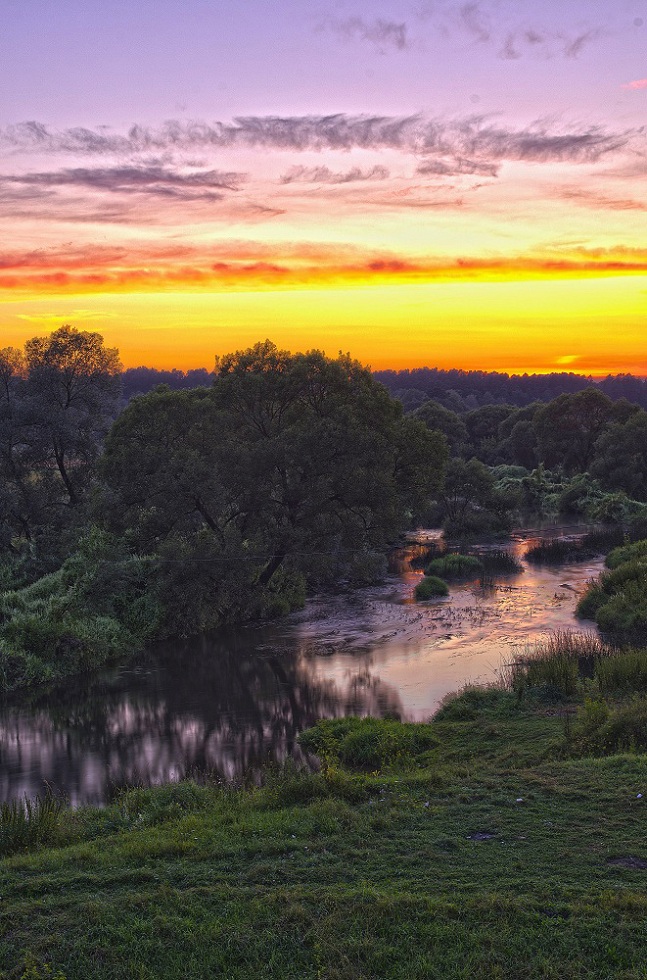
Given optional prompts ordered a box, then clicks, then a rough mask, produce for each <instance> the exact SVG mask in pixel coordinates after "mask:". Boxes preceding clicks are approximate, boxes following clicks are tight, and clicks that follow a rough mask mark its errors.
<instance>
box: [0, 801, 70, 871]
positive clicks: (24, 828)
mask: <svg viewBox="0 0 647 980" xmlns="http://www.w3.org/2000/svg"><path fill="white" fill-rule="evenodd" d="M62 809H63V801H62V800H61V799H60V798H59V797H57V796H54V795H53V794H52V793H51V792H50V791H49V790H48V791H47V792H46V793H45V795H44V796H37V797H36V798H35V799H33V800H32V799H29V797H27V796H26V797H25V798H24V800H8V801H5V802H4V803H1V804H0V857H4V856H6V855H8V854H14V853H15V852H16V851H24V850H28V849H29V848H32V847H35V846H37V845H39V844H48V843H50V842H51V841H52V840H53V839H54V837H55V834H56V830H57V827H58V823H59V820H60V817H61V811H62Z"/></svg>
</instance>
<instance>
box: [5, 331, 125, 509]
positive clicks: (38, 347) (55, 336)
mask: <svg viewBox="0 0 647 980" xmlns="http://www.w3.org/2000/svg"><path fill="white" fill-rule="evenodd" d="M25 361H26V366H27V387H26V397H27V399H28V402H29V419H28V420H29V423H30V426H31V430H32V438H31V455H32V462H33V464H34V466H35V467H36V468H38V469H39V470H40V471H41V472H43V473H47V472H48V470H49V471H50V472H54V471H56V472H57V473H58V477H60V485H59V488H60V490H61V491H63V496H64V498H66V499H65V502H66V503H67V504H69V505H71V506H75V505H76V504H78V503H79V501H80V499H81V496H82V493H83V491H84V490H85V489H86V488H87V484H88V482H89V477H90V475H91V473H92V469H93V464H94V463H95V462H96V460H97V457H98V455H99V450H100V446H101V443H102V441H103V438H104V437H105V435H106V433H107V430H108V427H109V424H110V422H111V421H112V419H113V418H114V416H115V414H116V411H117V407H118V400H119V394H120V391H121V380H120V372H121V364H120V363H119V354H118V352H117V350H115V349H113V348H106V347H104V346H103V337H102V336H101V335H100V334H98V333H90V332H89V331H86V330H83V331H79V330H76V329H75V328H74V327H70V326H68V325H65V326H63V327H61V328H60V330H55V331H54V333H52V334H50V336H49V337H34V338H33V339H32V340H28V341H27V342H26V344H25Z"/></svg>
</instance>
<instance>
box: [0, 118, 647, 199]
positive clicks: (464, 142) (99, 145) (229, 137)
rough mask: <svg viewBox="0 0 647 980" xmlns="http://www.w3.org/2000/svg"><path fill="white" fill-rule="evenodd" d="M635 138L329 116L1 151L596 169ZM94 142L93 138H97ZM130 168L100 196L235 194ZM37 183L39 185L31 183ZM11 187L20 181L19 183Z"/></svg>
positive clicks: (595, 129)
mask: <svg viewBox="0 0 647 980" xmlns="http://www.w3.org/2000/svg"><path fill="white" fill-rule="evenodd" d="M641 132H642V131H640V130H627V131H624V132H613V131H609V130H607V129H604V128H603V127H600V126H591V127H581V126H574V127H571V128H564V127H562V128H561V129H557V127H555V126H552V127H551V126H549V124H548V123H546V122H542V121H537V122H535V123H533V124H532V125H530V126H527V127H525V128H521V129H518V128H517V129H515V128H510V127H506V126H503V125H499V126H495V125H494V124H492V123H490V122H488V119H487V117H484V116H470V117H467V118H462V119H460V118H459V119H455V120H451V119H450V120H448V119H442V118H437V119H434V118H429V117H425V116H423V115H412V116H375V115H373V116H367V115H355V116H352V115H347V114H345V113H335V114H333V115H326V116H244V117H239V118H237V119H235V120H234V121H233V122H231V123H221V122H216V123H206V122H199V121H196V122H184V123H183V122H177V121H172V122H167V123H165V124H164V125H163V126H162V127H160V128H159V129H153V128H148V127H142V126H133V127H132V128H131V129H130V130H129V131H128V133H127V134H126V135H123V136H120V135H118V134H113V135H112V136H107V135H105V133H92V132H91V131H89V130H86V129H82V130H79V129H70V130H63V131H55V130H50V129H48V128H47V127H45V126H43V125H42V124H39V123H25V124H21V125H19V126H13V127H8V128H6V129H4V130H2V131H0V147H3V146H4V148H5V149H14V150H19V149H20V150H23V151H39V152H43V151H45V152H50V153H67V152H76V153H79V154H81V155H84V154H95V155H96V154H99V155H101V154H108V153H110V154H122V155H124V156H127V157H128V158H131V157H132V156H136V155H137V154H140V153H147V154H150V153H152V152H160V151H161V152H188V151H196V150H201V151H203V152H205V151H207V150H210V149H211V150H213V149H217V150H222V149H227V148H234V149H238V148H244V149H262V150H268V151H270V150H276V151H290V152H292V151H293V152H306V151H310V152H320V151H326V150H331V151H340V152H348V151H352V150H373V151H380V150H387V149H388V150H396V151H400V152H402V153H407V154H417V155H420V156H423V157H427V158H431V157H434V156H438V157H440V158H441V159H444V158H446V157H452V158H461V159H462V158H465V159H473V160H476V161H479V162H481V161H486V162H488V163H492V164H494V163H497V162H501V161H503V160H506V159H510V160H529V161H533V160H534V161H550V162H561V161H570V162H574V163H579V162H587V163H590V162H591V161H595V160H597V159H599V158H600V157H602V156H604V155H605V154H608V153H611V152H613V151H615V150H618V149H621V148H623V147H624V146H626V145H627V144H628V143H629V142H630V141H631V140H632V139H633V138H634V137H636V136H637V135H638V134H641ZM95 137H96V138H95ZM141 167H142V168H143V173H140V171H139V169H138V168H134V167H132V166H130V165H129V166H117V167H109V168H102V169H101V170H100V171H98V177H97V178H96V181H97V182H98V183H101V182H104V183H105V185H106V186H107V187H110V188H113V189H114V188H117V187H121V189H122V190H124V189H125V190H126V192H132V191H133V190H136V189H138V188H139V189H141V188H143V187H145V186H147V187H148V188H150V189H151V190H152V191H153V192H155V193H159V194H160V195H161V194H165V193H168V192H170V193H171V195H173V194H176V195H179V193H180V191H182V192H184V193H214V192H218V191H219V190H222V189H228V190H232V189H236V187H237V183H238V182H240V181H242V180H244V179H245V175H244V174H222V173H220V172H219V171H207V172H205V173H203V174H202V175H201V174H194V175H187V174H186V173H185V172H182V173H175V174H170V173H169V172H168V171H166V170H164V169H163V168H161V167H159V166H156V167H148V168H147V167H146V164H145V163H143V164H141ZM36 178H38V179H36ZM32 179H33V180H35V181H36V183H37V184H38V185H39V186H41V187H43V186H45V187H47V186H51V184H52V183H57V182H58V183H74V182H76V183H83V182H87V181H92V180H95V178H93V177H92V176H91V175H90V173H89V172H88V171H87V169H86V168H77V169H74V170H67V171H60V172H59V176H58V177H52V178H51V180H50V182H49V184H48V182H47V176H46V175H45V176H43V175H35V176H33V177H30V176H29V175H27V180H32ZM16 180H17V181H22V183H23V184H24V180H22V178H16Z"/></svg>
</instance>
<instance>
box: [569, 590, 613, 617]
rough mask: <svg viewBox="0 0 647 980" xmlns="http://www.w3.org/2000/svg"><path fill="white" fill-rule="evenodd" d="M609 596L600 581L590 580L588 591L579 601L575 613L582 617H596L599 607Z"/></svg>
mask: <svg viewBox="0 0 647 980" xmlns="http://www.w3.org/2000/svg"><path fill="white" fill-rule="evenodd" d="M608 598H609V597H608V595H607V594H606V592H605V591H604V589H603V588H602V585H601V584H600V582H595V581H591V582H589V584H588V587H587V591H586V592H585V593H584V595H583V596H582V598H581V599H580V600H579V602H578V603H577V607H576V609H575V615H576V616H578V617H579V618H580V619H595V617H596V615H597V612H598V609H599V608H600V606H603V605H604V603H605V602H607V600H608Z"/></svg>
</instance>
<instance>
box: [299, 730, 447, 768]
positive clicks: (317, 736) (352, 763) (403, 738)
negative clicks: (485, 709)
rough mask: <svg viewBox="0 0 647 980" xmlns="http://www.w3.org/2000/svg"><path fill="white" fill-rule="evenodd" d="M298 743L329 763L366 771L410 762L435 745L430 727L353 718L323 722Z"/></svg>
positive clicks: (301, 736)
mask: <svg viewBox="0 0 647 980" xmlns="http://www.w3.org/2000/svg"><path fill="white" fill-rule="evenodd" d="M299 742H300V743H301V745H302V746H303V747H304V748H305V749H307V750H308V751H310V752H315V753H316V754H317V755H320V756H321V757H322V758H323V759H324V760H325V761H326V762H327V763H330V762H331V761H336V762H339V763H341V764H342V765H345V766H349V767H351V768H354V769H363V770H375V769H382V768H383V767H384V766H388V765H391V764H393V763H395V762H398V763H401V762H402V761H403V760H410V761H411V760H413V759H414V758H415V757H416V756H420V755H422V754H423V753H424V752H428V751H429V750H430V749H432V748H434V746H435V745H436V740H435V738H434V736H433V734H432V730H431V726H430V725H422V724H407V723H403V722H400V721H388V720H383V719H379V718H353V717H349V718H335V719H329V720H324V721H320V722H319V723H318V724H317V725H316V726H315V727H314V728H310V729H308V730H307V731H305V732H302V733H301V735H300V736H299Z"/></svg>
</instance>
